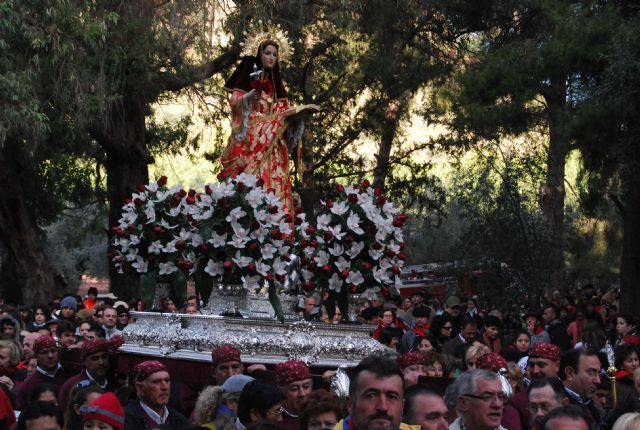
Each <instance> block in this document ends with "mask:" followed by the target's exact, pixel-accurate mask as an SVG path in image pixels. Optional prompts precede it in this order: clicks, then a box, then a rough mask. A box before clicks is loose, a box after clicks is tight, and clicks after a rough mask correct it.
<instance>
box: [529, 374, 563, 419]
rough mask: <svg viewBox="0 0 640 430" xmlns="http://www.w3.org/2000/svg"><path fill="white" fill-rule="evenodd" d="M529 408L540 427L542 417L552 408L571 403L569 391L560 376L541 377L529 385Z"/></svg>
mask: <svg viewBox="0 0 640 430" xmlns="http://www.w3.org/2000/svg"><path fill="white" fill-rule="evenodd" d="M528 398H529V410H530V411H531V417H532V418H533V420H534V422H535V424H536V428H542V427H540V425H541V423H542V419H543V418H544V417H545V416H546V415H547V414H548V413H549V412H551V411H552V410H554V409H556V408H559V407H562V406H566V405H567V404H568V403H569V399H568V398H567V392H566V391H565V390H564V386H563V385H562V382H560V380H559V379H558V378H545V377H544V376H543V377H540V378H536V379H534V380H533V381H532V382H531V384H530V385H529V396H528Z"/></svg>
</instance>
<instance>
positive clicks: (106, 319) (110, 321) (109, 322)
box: [102, 307, 118, 330]
mask: <svg viewBox="0 0 640 430" xmlns="http://www.w3.org/2000/svg"><path fill="white" fill-rule="evenodd" d="M117 322H118V311H116V310H115V309H114V308H112V307H107V308H104V310H103V311H102V325H103V326H105V327H106V328H107V329H109V330H111V329H113V328H114V327H115V326H116V323H117Z"/></svg>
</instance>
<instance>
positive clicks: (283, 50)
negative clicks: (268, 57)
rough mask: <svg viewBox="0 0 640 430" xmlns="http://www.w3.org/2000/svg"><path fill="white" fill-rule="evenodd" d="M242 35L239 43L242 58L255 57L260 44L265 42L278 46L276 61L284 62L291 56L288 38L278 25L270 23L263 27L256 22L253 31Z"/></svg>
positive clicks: (291, 50)
mask: <svg viewBox="0 0 640 430" xmlns="http://www.w3.org/2000/svg"><path fill="white" fill-rule="evenodd" d="M242 33H243V34H244V36H245V39H244V42H242V43H240V46H242V55H243V56H246V55H257V53H258V48H259V47H260V44H261V43H262V42H265V41H267V40H272V41H274V42H275V43H276V44H277V45H278V61H285V62H286V61H289V60H290V59H291V57H292V56H293V46H291V43H290V42H289V36H288V34H287V32H286V31H284V30H283V29H282V28H280V26H279V25H274V24H272V23H268V24H266V25H263V24H262V21H258V24H257V25H256V26H255V27H254V28H253V29H251V30H249V31H243V32H242Z"/></svg>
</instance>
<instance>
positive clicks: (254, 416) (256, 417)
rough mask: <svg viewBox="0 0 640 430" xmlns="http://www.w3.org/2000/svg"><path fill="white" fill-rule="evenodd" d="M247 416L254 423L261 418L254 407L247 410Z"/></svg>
mask: <svg viewBox="0 0 640 430" xmlns="http://www.w3.org/2000/svg"><path fill="white" fill-rule="evenodd" d="M249 418H251V422H252V423H255V422H258V421H261V420H262V416H261V415H260V414H259V413H258V411H257V410H255V409H251V410H249Z"/></svg>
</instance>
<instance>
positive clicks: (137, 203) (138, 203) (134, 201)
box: [133, 197, 142, 206]
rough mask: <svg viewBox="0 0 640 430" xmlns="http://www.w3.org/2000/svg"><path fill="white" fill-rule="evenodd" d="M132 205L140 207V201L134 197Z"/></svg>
mask: <svg viewBox="0 0 640 430" xmlns="http://www.w3.org/2000/svg"><path fill="white" fill-rule="evenodd" d="M133 204H134V205H136V206H140V205H142V199H140V198H138V197H136V198H135V199H133Z"/></svg>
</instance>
